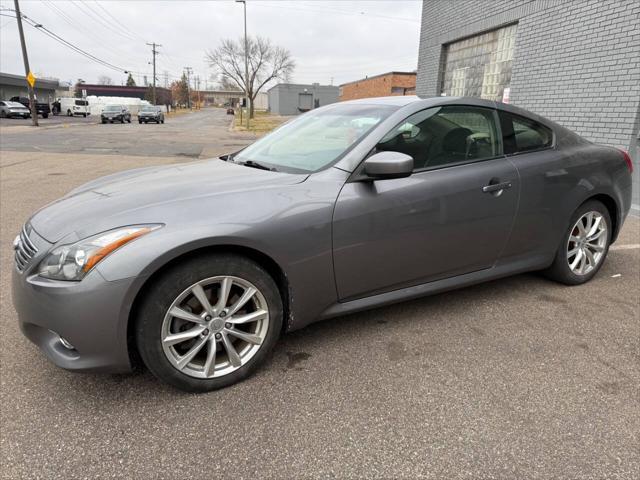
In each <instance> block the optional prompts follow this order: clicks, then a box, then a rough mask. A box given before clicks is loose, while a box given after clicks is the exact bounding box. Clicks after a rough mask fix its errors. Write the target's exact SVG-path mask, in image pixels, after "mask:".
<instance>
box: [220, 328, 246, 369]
mask: <svg viewBox="0 0 640 480" xmlns="http://www.w3.org/2000/svg"><path fill="white" fill-rule="evenodd" d="M222 343H223V344H224V348H225V350H226V351H227V356H228V357H229V362H231V365H233V366H234V367H239V366H240V365H242V360H240V355H238V352H237V351H236V349H235V347H234V346H233V343H231V340H229V337H228V336H227V334H226V333H224V332H223V333H222Z"/></svg>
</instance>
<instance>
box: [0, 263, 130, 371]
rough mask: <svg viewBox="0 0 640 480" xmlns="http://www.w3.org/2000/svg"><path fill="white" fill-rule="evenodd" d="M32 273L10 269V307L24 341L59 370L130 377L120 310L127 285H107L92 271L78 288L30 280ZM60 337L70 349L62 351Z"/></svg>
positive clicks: (124, 321) (124, 322)
mask: <svg viewBox="0 0 640 480" xmlns="http://www.w3.org/2000/svg"><path fill="white" fill-rule="evenodd" d="M39 260H40V258H34V262H32V263H34V264H37V263H38V261H39ZM33 268H34V266H33V265H31V266H30V268H28V269H27V270H25V272H24V273H20V272H19V271H18V270H17V269H16V268H15V267H14V268H13V278H12V294H13V304H14V306H15V309H16V311H17V312H18V319H19V324H20V329H21V330H22V332H23V333H24V335H25V336H26V337H27V338H28V339H29V340H31V341H32V342H33V343H35V344H36V345H37V346H38V347H40V349H41V350H42V351H43V352H44V354H45V355H46V356H47V357H48V358H49V359H50V360H51V361H52V362H53V363H54V364H56V365H57V366H59V367H62V368H65V369H68V370H76V371H101V372H112V373H117V372H127V371H130V370H131V363H130V360H129V354H128V348H127V318H126V317H127V316H128V308H123V305H126V303H127V302H126V300H125V299H126V295H127V292H128V290H129V288H130V286H131V284H132V282H133V279H124V280H119V281H114V282H109V281H107V280H105V279H104V278H103V277H102V276H101V275H100V273H99V272H98V271H97V270H94V271H92V272H91V273H89V275H87V276H86V277H85V278H84V279H83V280H82V281H81V282H62V281H55V280H48V279H45V278H41V277H39V276H38V275H34V274H33V272H32V271H31V270H33ZM30 271H31V273H30ZM123 312H125V313H123ZM60 337H64V339H66V340H67V341H68V342H69V343H70V344H71V345H72V346H73V347H74V348H72V349H70V348H68V347H65V345H64V343H63V341H61V339H60Z"/></svg>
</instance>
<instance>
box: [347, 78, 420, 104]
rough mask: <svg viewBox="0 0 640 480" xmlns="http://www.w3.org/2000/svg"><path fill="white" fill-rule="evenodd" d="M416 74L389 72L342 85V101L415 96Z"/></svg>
mask: <svg viewBox="0 0 640 480" xmlns="http://www.w3.org/2000/svg"><path fill="white" fill-rule="evenodd" d="M415 93H416V72H388V73H382V74H380V75H376V76H374V77H367V78H363V79H361V80H356V81H355V82H349V83H344V84H342V85H340V100H341V101H342V100H354V99H356V98H370V97H388V96H390V95H415Z"/></svg>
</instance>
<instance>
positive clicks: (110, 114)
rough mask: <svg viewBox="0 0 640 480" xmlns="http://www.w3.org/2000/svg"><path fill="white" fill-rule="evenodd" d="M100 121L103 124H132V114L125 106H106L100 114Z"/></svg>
mask: <svg viewBox="0 0 640 480" xmlns="http://www.w3.org/2000/svg"><path fill="white" fill-rule="evenodd" d="M100 121H101V122H102V123H107V122H109V123H113V122H120V123H124V122H129V123H131V112H130V111H129V109H128V108H127V107H126V106H124V105H105V107H104V108H103V109H102V113H101V114H100Z"/></svg>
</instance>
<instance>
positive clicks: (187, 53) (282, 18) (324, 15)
mask: <svg viewBox="0 0 640 480" xmlns="http://www.w3.org/2000/svg"><path fill="white" fill-rule="evenodd" d="M20 5H21V9H22V13H23V14H24V15H26V16H27V17H29V18H31V19H32V20H33V21H35V22H36V23H39V24H42V25H43V26H44V27H46V28H47V29H48V30H50V31H51V32H53V33H54V34H56V35H58V36H60V37H62V38H63V39H64V40H66V41H68V42H70V43H72V44H74V45H76V46H78V47H80V48H82V49H83V50H85V51H87V52H88V53H90V54H92V55H94V56H95V57H98V58H99V59H101V60H104V61H106V62H108V63H110V64H112V65H114V66H115V67H117V68H118V69H122V70H131V71H134V72H139V75H137V76H136V81H137V82H138V84H139V85H140V84H142V82H143V77H142V74H144V73H147V74H148V79H149V82H150V81H151V74H150V72H151V65H149V63H148V62H150V61H151V47H148V46H147V45H145V43H146V42H156V43H159V44H161V45H162V46H161V47H160V48H159V52H160V55H159V57H158V60H157V62H158V66H157V68H158V76H159V82H160V85H162V84H164V78H165V77H164V75H163V73H164V72H165V71H166V72H168V74H169V81H172V80H174V79H175V78H177V77H178V76H180V75H181V74H182V71H183V67H185V66H191V67H193V71H194V75H200V78H201V79H202V83H201V87H202V88H204V79H205V78H207V79H209V82H210V81H211V78H212V77H215V70H213V69H212V68H211V67H209V66H208V65H207V63H206V61H205V52H206V51H207V49H212V48H215V47H216V46H217V45H218V44H219V42H220V40H221V39H223V38H238V37H240V36H241V35H242V34H243V23H242V21H243V17H242V4H239V3H235V2H234V1H233V0H217V1H184V0H166V1H151V0H146V1H135V0H127V1H116V0H91V1H89V0H85V1H80V0H75V1H74V0H69V1H64V0H21V1H20ZM0 7H1V8H2V11H1V12H0V13H1V14H2V15H3V16H0V28H1V31H0V71H2V72H6V73H15V74H23V73H24V66H23V63H22V56H21V52H20V43H19V38H18V28H17V25H16V20H15V19H12V18H9V17H7V16H4V15H11V14H12V12H10V11H7V10H6V9H13V8H14V6H13V1H12V0H0ZM421 9H422V2H421V1H420V0H407V1H404V0H391V1H381V0H379V1H351V0H342V1H324V0H312V1H308V0H306V1H304V0H300V1H289V0H279V1H272V0H247V24H248V32H249V35H260V36H263V37H266V38H269V39H270V40H271V41H272V42H273V43H274V44H277V45H279V46H282V47H284V48H287V49H288V50H289V51H290V52H291V54H292V55H293V57H294V59H295V61H296V64H297V66H296V69H295V71H294V74H293V78H292V81H294V82H298V83H313V82H319V83H321V84H329V83H331V82H332V81H333V84H334V85H339V84H341V83H344V82H348V81H351V80H357V79H359V78H362V77H364V76H366V75H369V76H371V75H376V74H378V73H383V72H386V71H390V70H400V71H412V70H415V69H416V67H417V59H418V40H419V35H420V13H421ZM25 36H26V41H27V47H28V50H29V60H30V63H31V70H32V71H33V72H34V73H35V74H36V76H41V77H55V78H59V79H60V80H63V81H71V82H75V81H76V80H77V79H78V78H82V79H84V80H85V81H86V82H88V83H93V82H96V81H97V80H98V77H99V76H100V75H107V76H109V77H111V79H112V80H113V83H115V84H121V83H122V82H124V81H125V79H126V75H125V74H124V73H121V72H120V71H119V70H118V71H115V70H112V69H109V68H107V67H105V66H102V65H100V64H98V63H95V62H93V61H91V60H88V59H87V58H85V57H83V56H82V55H80V54H78V53H76V52H74V51H72V50H70V49H69V48H67V47H65V46H63V45H61V44H60V43H56V41H54V40H53V39H51V38H50V37H48V36H46V35H45V34H43V33H42V32H41V31H39V30H38V29H36V28H33V27H31V26H28V25H25Z"/></svg>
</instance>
